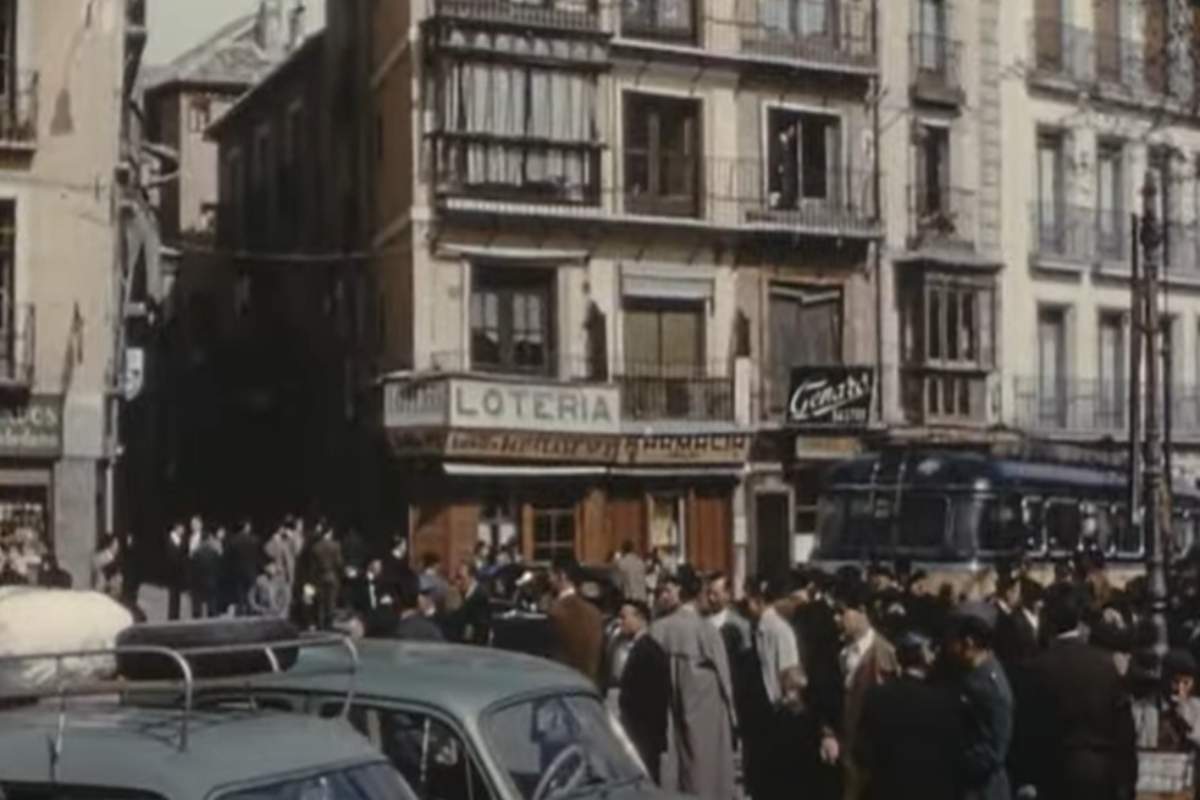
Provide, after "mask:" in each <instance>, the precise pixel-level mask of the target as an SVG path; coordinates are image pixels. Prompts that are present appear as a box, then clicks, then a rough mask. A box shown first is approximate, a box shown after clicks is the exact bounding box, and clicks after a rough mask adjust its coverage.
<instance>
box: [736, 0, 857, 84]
mask: <svg viewBox="0 0 1200 800" xmlns="http://www.w3.org/2000/svg"><path fill="white" fill-rule="evenodd" d="M737 20H738V23H737V24H738V31H739V40H740V41H739V44H740V46H741V51H742V53H743V54H746V55H751V56H759V57H763V58H768V59H786V60H790V61H802V62H809V63H812V64H816V65H819V64H828V65H844V66H853V67H864V68H866V67H874V66H875V65H876V63H877V58H876V54H875V48H874V37H873V36H872V31H871V13H870V9H869V8H866V7H865V6H858V5H846V4H842V3H837V4H834V6H833V7H832V8H831V7H830V4H829V3H828V2H827V0H792V2H790V3H780V2H778V1H777V0H738V5H737Z"/></svg>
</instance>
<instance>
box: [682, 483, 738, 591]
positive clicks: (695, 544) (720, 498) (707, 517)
mask: <svg viewBox="0 0 1200 800" xmlns="http://www.w3.org/2000/svg"><path fill="white" fill-rule="evenodd" d="M687 560H688V562H689V563H690V564H691V565H692V566H693V567H695V568H696V569H697V570H698V571H700V572H716V571H720V572H724V573H726V574H729V569H730V566H731V564H732V562H733V514H732V508H731V503H730V495H729V491H728V490H724V489H699V490H696V491H694V492H692V493H691V494H690V495H689V497H688V516H687Z"/></svg>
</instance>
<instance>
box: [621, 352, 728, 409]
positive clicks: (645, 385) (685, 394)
mask: <svg viewBox="0 0 1200 800" xmlns="http://www.w3.org/2000/svg"><path fill="white" fill-rule="evenodd" d="M718 371H719V366H718V365H713V366H712V367H710V368H706V367H705V366H704V365H686V364H680V365H671V364H649V363H645V364H640V363H626V364H624V365H622V366H621V369H620V370H619V371H618V375H617V376H616V379H615V380H616V382H617V384H618V385H619V386H620V387H621V415H622V418H623V419H625V420H627V421H631V422H655V421H690V422H732V421H733V419H734V381H733V378H732V376H729V377H720V376H718Z"/></svg>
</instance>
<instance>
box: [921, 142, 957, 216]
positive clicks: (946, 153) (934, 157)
mask: <svg viewBox="0 0 1200 800" xmlns="http://www.w3.org/2000/svg"><path fill="white" fill-rule="evenodd" d="M916 202H917V210H918V213H919V215H920V219H921V222H922V227H925V226H927V225H933V226H935V227H942V226H944V225H945V224H947V223H949V224H951V225H952V224H953V217H952V215H953V209H952V208H951V204H950V129H949V128H947V127H943V126H941V125H922V126H921V128H920V131H919V134H918V141H917V187H916Z"/></svg>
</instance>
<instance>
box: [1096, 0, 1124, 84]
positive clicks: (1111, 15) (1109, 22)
mask: <svg viewBox="0 0 1200 800" xmlns="http://www.w3.org/2000/svg"><path fill="white" fill-rule="evenodd" d="M1093 18H1094V25H1095V31H1096V73H1097V76H1098V77H1099V78H1100V80H1102V81H1108V82H1110V83H1121V82H1122V81H1123V79H1124V77H1125V74H1124V73H1125V70H1124V67H1123V63H1122V56H1123V52H1122V50H1123V44H1124V42H1123V40H1122V38H1121V0H1094V6H1093Z"/></svg>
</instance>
